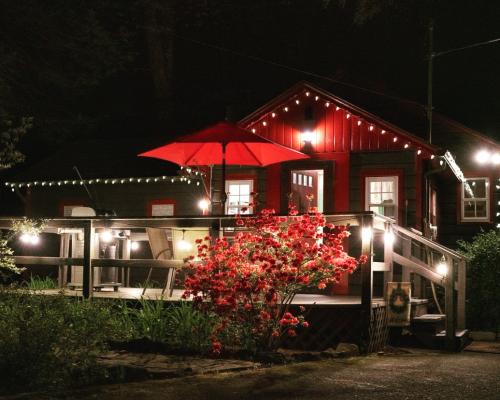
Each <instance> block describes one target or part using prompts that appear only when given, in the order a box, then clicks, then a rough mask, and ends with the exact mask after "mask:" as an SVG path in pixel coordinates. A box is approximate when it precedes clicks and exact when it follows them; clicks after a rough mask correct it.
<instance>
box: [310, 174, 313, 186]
mask: <svg viewBox="0 0 500 400" xmlns="http://www.w3.org/2000/svg"><path fill="white" fill-rule="evenodd" d="M309 187H313V177H312V176H310V177H309Z"/></svg>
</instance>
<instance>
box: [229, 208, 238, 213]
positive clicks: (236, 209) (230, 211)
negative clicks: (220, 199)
mask: <svg viewBox="0 0 500 400" xmlns="http://www.w3.org/2000/svg"><path fill="white" fill-rule="evenodd" d="M227 213H228V214H238V208H236V207H229V208H228V209H227Z"/></svg>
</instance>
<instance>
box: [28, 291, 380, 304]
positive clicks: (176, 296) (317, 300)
mask: <svg viewBox="0 0 500 400" xmlns="http://www.w3.org/2000/svg"><path fill="white" fill-rule="evenodd" d="M142 291H143V289H142V288H119V289H118V291H117V292H115V291H113V290H112V289H103V290H100V291H95V292H94V293H93V295H92V297H93V298H97V299H124V300H140V299H141V298H143V299H146V300H163V301H169V302H176V301H180V300H181V296H182V293H183V290H181V289H175V290H174V292H173V295H172V297H167V296H166V295H164V296H163V297H162V295H161V289H153V288H152V289H147V290H146V293H145V294H144V296H142ZM35 293H38V294H46V295H56V294H58V293H63V294H64V295H65V296H77V297H82V290H70V289H48V290H40V291H36V292H35ZM292 304H294V305H303V306H317V307H325V306H326V307H342V308H344V307H347V308H348V307H360V306H361V297H360V296H328V295H323V294H298V295H297V296H296V297H295V299H294V301H293V303H292ZM384 305H385V301H384V300H383V299H382V298H374V299H373V302H372V306H373V307H374V308H376V307H381V306H384Z"/></svg>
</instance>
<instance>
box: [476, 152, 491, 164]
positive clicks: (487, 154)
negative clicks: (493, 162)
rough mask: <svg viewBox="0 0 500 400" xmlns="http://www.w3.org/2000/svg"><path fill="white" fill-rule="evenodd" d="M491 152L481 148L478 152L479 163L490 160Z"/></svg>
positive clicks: (477, 159)
mask: <svg viewBox="0 0 500 400" xmlns="http://www.w3.org/2000/svg"><path fill="white" fill-rule="evenodd" d="M490 158H491V154H490V152H489V151H487V150H480V151H478V152H477V153H476V161H477V162H478V163H479V164H486V163H487V162H488V161H490Z"/></svg>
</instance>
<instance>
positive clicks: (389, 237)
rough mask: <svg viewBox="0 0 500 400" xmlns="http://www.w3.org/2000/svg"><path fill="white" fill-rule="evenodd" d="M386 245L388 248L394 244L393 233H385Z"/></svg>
mask: <svg viewBox="0 0 500 400" xmlns="http://www.w3.org/2000/svg"><path fill="white" fill-rule="evenodd" d="M384 243H385V244H386V245H387V246H392V245H393V244H394V233H393V232H392V231H385V233H384Z"/></svg>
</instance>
